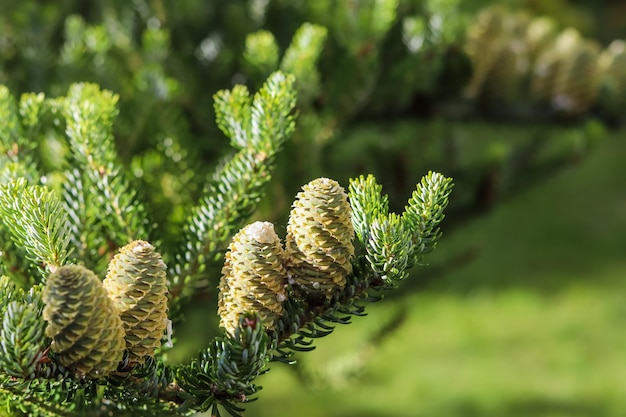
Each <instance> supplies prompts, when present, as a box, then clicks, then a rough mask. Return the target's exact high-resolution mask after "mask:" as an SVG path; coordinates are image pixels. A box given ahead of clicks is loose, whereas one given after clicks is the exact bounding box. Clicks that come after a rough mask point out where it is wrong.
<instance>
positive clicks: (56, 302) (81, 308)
mask: <svg viewBox="0 0 626 417" xmlns="http://www.w3.org/2000/svg"><path fill="white" fill-rule="evenodd" d="M43 301H44V304H45V307H44V310H43V318H44V320H46V321H47V322H48V326H47V327H46V335H47V336H48V337H50V338H52V345H51V349H52V351H53V352H55V353H56V360H57V361H58V362H59V363H60V364H61V365H63V366H65V367H68V368H71V369H73V370H74V371H75V372H76V373H77V374H78V375H80V376H84V377H90V378H97V377H103V376H106V375H108V374H110V373H111V372H113V371H115V370H116V369H117V365H118V363H119V362H120V361H121V360H122V356H123V354H124V330H123V328H122V321H121V319H120V317H119V312H118V311H117V309H116V308H115V306H114V305H113V303H112V302H111V300H110V299H109V297H108V296H107V293H106V291H105V289H104V288H103V286H102V283H101V282H100V280H99V279H98V277H97V276H96V275H95V274H94V273H93V272H91V271H90V270H88V269H86V268H84V267H82V266H79V265H68V266H62V267H60V268H59V269H57V270H56V271H55V272H54V273H52V274H51V275H50V276H49V277H48V280H47V282H46V286H45V288H44V291H43Z"/></svg>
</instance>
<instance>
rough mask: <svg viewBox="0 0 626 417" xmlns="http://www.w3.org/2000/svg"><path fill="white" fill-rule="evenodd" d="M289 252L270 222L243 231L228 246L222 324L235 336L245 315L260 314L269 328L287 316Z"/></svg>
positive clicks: (220, 310)
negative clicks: (284, 303)
mask: <svg viewBox="0 0 626 417" xmlns="http://www.w3.org/2000/svg"><path fill="white" fill-rule="evenodd" d="M284 264H285V253H284V250H283V248H282V246H281V243H280V239H279V238H278V236H277V235H276V232H275V231H274V225H272V223H269V222H255V223H252V224H250V225H248V226H246V227H244V228H243V229H241V230H240V231H239V232H238V233H237V234H236V235H235V236H234V237H233V240H232V242H231V244H230V246H229V247H228V252H227V253H226V257H225V260H224V268H223V269H222V279H221V280H220V285H219V290H220V293H219V301H218V313H219V315H220V325H221V326H222V327H223V328H224V329H226V331H227V332H228V333H230V334H231V335H234V334H235V330H236V328H237V326H238V323H239V318H240V316H241V315H242V314H244V313H253V312H256V313H258V314H259V316H260V317H261V319H262V320H263V324H264V325H265V327H266V328H267V329H274V328H275V327H276V322H277V321H278V319H280V317H281V316H282V315H283V301H285V299H286V293H285V284H286V280H287V273H286V271H285V265H284Z"/></svg>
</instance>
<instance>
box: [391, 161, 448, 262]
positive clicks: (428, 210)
mask: <svg viewBox="0 0 626 417" xmlns="http://www.w3.org/2000/svg"><path fill="white" fill-rule="evenodd" d="M452 187H453V184H452V179H450V178H446V177H445V176H443V175H441V174H439V173H436V172H429V173H428V174H427V175H426V176H424V177H422V180H421V181H420V183H419V184H418V185H417V188H416V190H415V191H414V192H413V195H412V196H411V198H410V199H409V202H408V205H407V206H406V207H405V211H404V213H402V219H403V220H404V222H405V223H406V224H407V225H408V226H409V227H410V228H411V230H412V235H413V244H414V247H413V253H412V254H411V257H410V259H409V268H410V267H411V266H413V265H415V264H418V263H419V262H420V260H421V259H422V257H423V256H424V255H426V254H428V253H430V252H431V251H432V250H433V249H434V248H435V246H436V245H437V240H438V239H439V238H440V237H441V232H440V230H439V224H440V223H441V222H442V221H443V219H444V217H445V215H444V213H443V212H444V210H445V208H446V207H447V206H448V197H449V195H450V193H451V192H452Z"/></svg>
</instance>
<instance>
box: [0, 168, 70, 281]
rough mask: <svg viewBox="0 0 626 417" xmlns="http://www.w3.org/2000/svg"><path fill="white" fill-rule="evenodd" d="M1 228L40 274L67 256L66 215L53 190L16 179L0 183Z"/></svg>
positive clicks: (52, 269)
mask: <svg viewBox="0 0 626 417" xmlns="http://www.w3.org/2000/svg"><path fill="white" fill-rule="evenodd" d="M0 215H1V218H2V223H3V224H2V227H3V228H5V229H6V230H8V232H9V233H10V235H11V238H12V239H13V241H14V242H15V244H16V245H17V246H18V247H20V248H22V250H24V252H25V253H26V256H27V258H28V259H30V260H31V261H33V262H34V263H35V265H36V266H37V267H38V268H39V269H40V270H41V273H42V275H44V276H45V275H46V274H47V273H48V272H50V271H54V270H55V269H56V268H58V267H59V266H61V265H63V264H64V263H65V260H66V259H67V257H68V255H69V248H68V244H69V238H70V230H69V224H68V219H67V215H66V214H65V212H64V211H63V208H62V204H61V201H60V200H59V199H58V198H57V197H56V195H55V194H54V192H52V191H50V190H48V189H47V188H45V187H40V186H29V185H27V183H26V180H24V179H18V180H15V181H12V182H10V183H8V184H5V185H2V186H0Z"/></svg>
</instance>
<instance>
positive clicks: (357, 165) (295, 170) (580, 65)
mask: <svg viewBox="0 0 626 417" xmlns="http://www.w3.org/2000/svg"><path fill="white" fill-rule="evenodd" d="M624 16H626V4H625V3H624V2H623V1H619V0H614V1H600V2H599V1H593V0H577V1H574V0H572V1H566V0H542V1H534V0H506V1H499V2H489V1H484V0H467V1H461V0H378V1H375V0H361V1H348V0H346V1H332V0H316V1H305V0H296V1H287V0H246V1H243V0H230V1H208V2H207V1H200V0H179V1H176V2H168V1H165V0H132V1H126V0H124V1H122V0H109V1H100V2H94V3H87V2H82V1H79V0H63V1H56V2H47V1H23V0H22V1H17V0H4V1H3V2H2V3H1V4H0V84H5V85H7V86H8V87H9V89H10V90H11V91H12V92H13V93H16V94H19V93H23V92H27V91H43V92H45V93H46V94H48V95H52V96H55V95H61V94H63V93H64V92H65V91H67V89H68V87H69V85H70V84H71V83H73V82H77V81H93V82H97V83H99V84H100V85H101V86H102V87H103V88H106V89H109V90H112V91H114V92H116V93H118V94H119V95H120V115H119V117H118V119H117V122H116V124H115V129H116V132H115V135H116V141H117V144H118V149H119V150H120V155H121V157H122V159H123V161H124V163H125V164H127V165H128V166H130V167H131V169H132V172H133V173H134V175H135V177H136V178H137V180H138V181H140V182H141V183H142V184H143V187H144V194H145V195H146V196H147V197H148V198H150V199H151V200H152V203H153V206H154V207H158V209H157V211H156V212H155V213H152V218H153V219H155V220H156V221H157V222H159V223H161V224H170V225H172V226H171V228H170V230H169V231H168V233H170V234H171V235H175V234H176V233H178V228H177V226H178V225H180V222H182V220H183V219H182V212H181V210H180V209H179V208H180V207H182V206H185V205H189V204H191V203H192V202H194V201H195V199H197V198H198V195H199V193H200V191H201V189H202V185H203V183H204V182H205V180H206V178H207V176H208V175H210V172H212V169H211V167H213V166H215V164H216V163H217V162H218V161H219V160H220V158H221V157H223V156H224V155H225V154H226V153H228V152H229V147H228V142H227V140H225V139H224V138H223V135H222V134H221V133H220V132H219V130H218V129H217V126H215V124H214V122H213V121H214V120H215V117H214V110H213V99H212V96H213V94H214V93H215V92H216V91H217V90H218V89H221V88H230V87H231V86H232V85H234V84H238V83H243V84H247V85H248V86H249V87H250V88H251V89H253V90H255V89H257V88H258V87H259V86H260V83H261V82H262V81H263V80H264V79H265V78H266V77H267V75H268V74H270V73H271V72H273V71H274V70H276V69H281V70H284V71H288V72H292V73H294V74H295V75H296V80H297V81H296V83H297V87H298V90H299V99H298V100H299V101H298V123H297V131H296V133H295V135H294V138H293V140H292V141H291V142H289V143H288V144H287V145H286V148H285V151H284V152H283V154H282V155H281V156H280V158H279V160H278V164H279V167H278V172H277V175H276V177H275V179H274V181H273V182H272V185H271V187H272V188H271V192H270V195H271V198H269V199H267V202H266V203H265V206H264V207H262V208H261V210H260V212H259V213H257V217H260V218H261V217H262V218H264V219H270V220H281V221H282V222H283V223H284V218H285V216H286V214H287V213H286V212H284V211H282V210H280V211H279V210H276V209H275V207H281V208H282V207H286V206H287V204H288V202H289V201H291V199H292V196H293V195H295V192H296V190H297V188H298V187H299V186H300V185H301V184H303V183H306V182H307V181H308V180H310V179H311V178H315V177H318V176H321V175H324V176H329V177H333V178H336V179H338V180H339V181H340V182H341V183H343V184H347V179H348V178H349V177H354V176H356V175H357V174H359V173H362V172H366V171H367V172H372V173H374V174H375V175H376V177H377V178H378V179H379V181H381V182H382V183H383V185H384V186H385V189H386V190H387V192H389V197H390V206H391V207H392V208H393V209H395V210H396V211H400V210H401V209H402V205H403V204H404V202H405V201H406V198H407V196H408V195H409V194H410V192H411V190H412V187H413V185H414V183H415V181H416V179H417V178H419V177H420V176H421V175H423V174H424V173H425V172H426V171H427V170H430V169H432V170H439V171H441V172H443V173H444V174H446V175H449V176H452V177H454V180H455V183H456V184H457V185H456V187H455V194H454V196H453V199H452V201H451V206H450V210H451V211H450V214H449V218H448V219H447V223H446V224H444V230H445V228H446V227H449V228H452V226H459V227H460V228H462V227H468V226H464V225H467V224H468V223H467V221H468V220H470V219H472V218H474V217H475V215H476V214H479V213H484V212H486V211H488V210H490V209H492V208H493V207H494V206H495V205H496V203H498V202H500V201H502V200H503V199H505V198H508V197H511V196H512V195H514V194H515V193H516V192H517V191H519V190H521V189H524V188H526V187H528V186H530V185H536V184H538V183H539V182H540V181H544V180H545V179H546V178H547V177H548V176H549V175H551V174H554V173H555V172H557V171H558V170H560V169H561V168H563V167H564V166H572V165H573V164H578V163H580V161H581V160H582V158H583V157H585V156H586V155H587V153H588V151H589V150H590V149H591V147H592V145H594V144H595V143H596V142H598V140H599V139H602V138H604V137H606V136H607V132H608V131H611V132H612V133H611V134H610V135H611V136H614V137H620V136H623V134H622V133H621V132H622V131H621V129H622V128H623V125H624V123H625V122H626V117H625V116H624V114H626V113H624V111H623V109H624V108H625V105H626V46H625V44H624V41H623V39H626V19H624V18H623V17H624ZM620 39H622V40H620ZM53 145H54V143H52V142H51V143H50V146H51V150H54V149H55V148H54V146H53ZM620 149H621V148H620ZM51 153H52V157H51V161H49V163H50V164H52V165H54V152H51ZM518 204H521V203H518ZM511 215H512V216H516V217H514V218H512V219H511V222H519V221H520V218H519V217H523V216H524V213H523V212H522V213H519V212H515V211H514V210H513V214H511ZM168 218H169V219H174V221H173V222H166V221H164V219H168ZM177 221H179V223H178V224H177ZM469 227H471V226H469ZM536 227H543V226H539V225H538V226H536ZM461 230H465V229H461ZM554 233H561V231H559V230H555V231H554ZM170 240H173V239H170ZM442 246H445V245H442ZM545 249H546V248H544V247H542V246H538V247H536V248H531V249H528V250H529V251H530V254H528V253H527V254H526V255H527V256H531V255H532V253H534V252H540V251H543V250H545ZM473 250H476V251H478V252H480V250H481V248H480V247H479V248H478V249H476V248H473V249H472V248H470V249H468V252H467V253H469V255H468V254H467V253H466V252H463V251H460V252H459V253H461V255H459V256H457V255H458V254H457V255H455V254H454V253H450V252H445V251H444V255H445V256H444V258H445V259H446V260H445V261H442V263H446V264H449V265H453V267H454V265H457V264H459V263H460V264H461V265H463V264H464V263H465V262H466V261H467V259H465V258H467V257H469V258H473V255H472V253H474V252H473ZM446 256H447V257H446ZM455 256H457V257H458V258H459V259H460V260H459V259H456V258H455ZM520 256H521V254H520ZM457 267H458V266H457ZM505 267H506V266H505ZM444 269H445V268H444ZM483 272H484V273H485V274H487V275H499V274H501V273H502V271H494V270H488V268H485V270H484V271H483ZM529 273H531V272H529ZM434 274H436V272H434ZM502 279H503V280H505V279H506V278H505V277H502ZM449 284H450V285H451V286H454V285H455V283H454V282H451V283H449ZM487 286H489V285H487ZM426 297H427V296H426ZM600 298H601V297H600ZM524 300H525V299H524V298H523V297H522V301H520V299H515V302H522V303H524V302H526V301H528V300H526V301H524ZM473 302H474V301H470V304H471V303H473ZM502 302H503V303H506V301H502ZM536 302H537V301H536V300H534V299H533V298H532V296H530V301H528V303H530V304H532V303H536ZM425 303H426V304H427V305H428V301H426V302H425ZM546 303H547V304H549V302H546ZM444 304H445V303H444ZM478 304H479V305H478V306H476V305H474V304H471V305H470V306H469V307H468V308H470V309H471V308H477V309H481V308H483V307H482V305H481V304H480V302H479V303H478ZM524 305H525V306H526V307H524V308H531V309H532V306H530V307H528V306H527V305H526V304H524ZM383 308H384V307H383ZM452 308H453V309H454V308H463V307H462V305H461V307H458V306H457V307H452ZM542 308H543V307H542ZM546 308H547V307H546ZM432 309H433V313H432V314H440V313H441V312H440V309H437V308H436V307H432ZM408 310H410V311H412V309H408ZM415 310H418V308H416V309H415ZM503 311H505V313H503V314H507V313H510V311H509V310H507V307H503ZM537 311H539V310H534V312H535V314H536V313H537ZM541 311H543V310H541ZM546 311H547V310H546ZM188 314H189V316H190V318H193V317H205V316H206V315H207V314H214V312H213V311H212V310H211V311H208V309H206V308H201V307H199V308H197V309H196V310H195V311H189V312H188ZM403 314H404V315H402V314H401V315H400V316H398V317H400V318H398V317H396V318H395V319H394V317H395V316H393V314H392V316H393V317H391V319H390V322H389V326H387V327H385V326H383V330H381V331H382V333H381V335H380V336H376V335H374V336H372V337H373V339H372V340H370V342H371V344H372V346H373V345H376V346H377V343H379V341H378V340H379V339H381V340H382V339H384V338H385V337H386V335H388V334H391V333H393V331H394V330H396V329H397V328H398V327H401V326H400V324H399V323H400V322H402V320H404V319H402V320H401V318H402V317H405V316H406V315H407V314H408V315H410V314H412V313H403ZM489 314H491V313H489ZM493 314H500V313H498V311H497V309H495V310H494V311H493ZM511 314H512V313H511ZM411 317H412V318H411V320H418V319H423V320H428V319H429V318H428V317H426V318H423V317H421V318H416V316H411ZM446 317H447V316H446ZM212 319H213V317H212ZM396 319H397V320H398V323H397V325H394V320H396ZM537 319H538V320H541V318H540V317H538V318H537ZM189 322H190V323H192V324H193V320H192V319H190V321H189ZM498 325H501V326H506V324H498ZM565 325H566V324H565ZM590 325H591V324H590ZM555 326H559V323H556V324H555ZM457 330H458V329H457V328H456V327H454V326H452V327H451V330H450V331H452V332H455V331H457ZM423 331H424V332H425V333H422V334H417V335H412V334H409V335H404V336H402V335H398V336H394V339H393V340H397V343H398V344H400V345H404V344H407V343H411V340H412V339H413V338H425V339H430V338H431V337H436V336H433V335H429V334H428V332H435V333H436V332H437V329H436V328H428V329H425V330H423ZM607 331H608V330H607ZM184 334H185V332H184V330H181V332H180V338H181V339H182V338H184ZM191 334H193V332H191ZM209 337H210V335H207V339H208V338H209ZM377 337H378V339H377ZM401 337H405V338H406V340H403V339H400V338H401ZM451 337H452V336H451ZM331 339H332V337H331ZM370 342H368V343H370ZM196 343H197V344H199V345H202V342H201V341H191V342H190V344H189V345H190V347H189V349H191V345H194V347H195V344H196ZM329 343H333V342H332V341H331V342H329ZM337 343H350V342H349V341H345V340H344V341H343V342H341V341H338V342H337ZM364 343H365V342H364ZM380 343H382V342H380ZM620 343H624V342H623V341H620ZM368 346H369V345H368ZM325 348H326V349H331V347H329V346H326V347H325ZM424 349H426V351H425V352H422V353H421V354H423V356H424V357H425V358H426V359H424V360H426V361H427V360H428V359H427V356H428V355H429V353H432V352H430V351H428V348H427V347H425V348H424ZM452 354H453V353H451V355H452ZM362 355H364V356H358V355H357V356H358V357H357V358H356V359H355V357H352V359H350V360H355V361H357V362H358V361H362V362H367V360H366V359H363V358H364V357H369V356H368V354H367V352H366V353H362ZM459 355H461V356H462V354H459ZM184 356H185V355H184V354H180V356H179V357H181V358H182V357H184ZM457 356H458V355H457ZM457 356H454V357H451V358H450V360H451V361H453V362H454V360H455V358H457ZM172 357H173V358H174V359H173V360H175V358H176V357H177V356H176V352H173V353H172ZM348 362H349V361H348ZM359 363H360V362H359ZM324 366H326V365H324ZM338 366H339V365H338ZM341 366H348V365H346V364H345V363H343V365H341ZM355 366H356V365H355ZM360 366H361V365H358V366H356V368H360ZM363 366H364V365H363ZM459 366H462V365H459ZM494 366H495V365H494ZM303 368H306V366H303ZM303 368H296V369H303ZM348 368H349V366H348ZM356 368H355V369H356ZM398 368H401V365H398V367H397V368H396V369H398ZM302 372H303V375H304V376H303V377H302V378H304V379H305V380H306V379H311V378H312V377H311V372H308V373H307V372H306V369H305V370H304V371H302ZM333 372H334V371H333ZM337 372H340V373H341V371H337ZM345 372H347V373H350V372H351V371H350V369H348V371H345ZM433 372H434V371H433ZM496 372H507V370H506V369H499V370H497V371H496ZM313 373H315V372H313ZM342 375H343V374H342ZM538 377H542V376H538ZM416 378H417V376H416ZM324 379H328V378H327V376H326V377H322V378H320V380H324ZM519 384H520V389H521V390H523V384H524V383H523V381H520V382H519ZM268 385H269V384H268ZM313 385H315V384H313ZM468 386H471V383H470V384H469V385H468ZM440 388H441V389H444V388H445V384H443V383H442V385H441V386H440ZM277 389H278V388H273V390H274V391H276V390H277ZM381 389H384V388H382V387H381ZM598 389H599V388H598ZM479 394H480V395H487V394H485V393H482V392H481V393H479ZM467 395H468V396H469V395H471V393H468V394H467ZM477 395H478V394H477ZM520 396H523V393H521V394H520ZM442 397H443V400H441V401H445V396H442ZM396 400H397V401H400V402H401V401H403V400H401V399H396ZM407 401H408V403H411V401H410V400H407ZM421 401H428V398H421ZM470 403H471V401H470ZM495 403H497V401H495V400H494V404H495ZM481 404H482V403H481ZM262 405H263V404H262V403H260V404H259V407H262ZM485 407H486V408H480V407H478V411H476V410H474V411H472V410H473V409H472V408H471V407H470V408H468V409H459V410H456V411H454V410H453V411H452V412H451V414H450V415H465V416H467V415H484V414H482V413H485V412H486V411H485V410H489V407H488V406H485ZM494 407H495V406H494ZM444 408H445V407H444ZM496 409H497V407H496ZM433 410H439V411H437V413H439V414H437V415H445V412H443V411H441V410H440V409H438V408H437V407H434V408H433ZM594 410H595V409H594ZM448 411H449V410H448ZM596 411H597V410H596ZM433 412H435V411H433ZM472 412H473V413H474V414H472ZM441 413H444V414H441ZM583 413H584V411H583ZM574 414H575V413H574ZM594 414H595V415H599V414H598V413H596V412H591V414H589V415H594ZM600 414H601V413H600ZM337 415H339V414H337ZM341 415H344V416H347V415H350V414H346V413H344V414H341ZM354 415H366V414H364V413H357V414H354ZM372 415H389V414H384V413H383V414H372ZM393 415H398V416H405V415H406V416H409V415H417V414H413V413H412V412H410V411H405V412H401V411H395V412H394V414H393ZM425 415H435V414H425ZM494 415H497V413H496V414H494ZM511 415H526V414H524V413H523V412H520V413H519V414H515V413H511ZM529 415H530V414H529ZM559 415H560V414H559ZM562 415H571V414H567V411H564V412H563V414H562ZM580 415H583V414H580Z"/></svg>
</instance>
